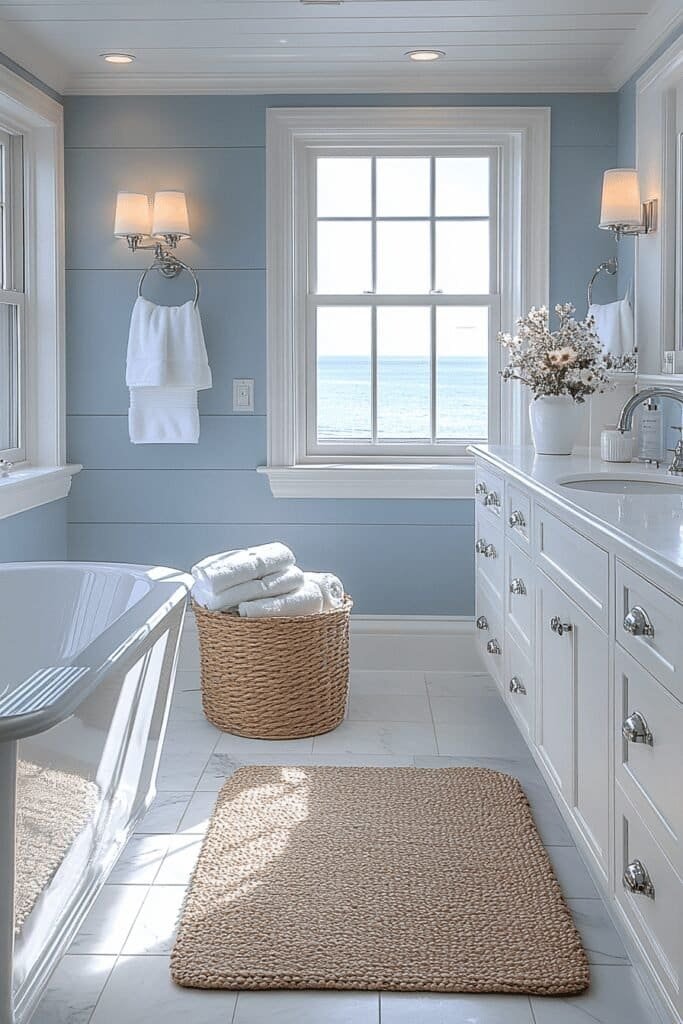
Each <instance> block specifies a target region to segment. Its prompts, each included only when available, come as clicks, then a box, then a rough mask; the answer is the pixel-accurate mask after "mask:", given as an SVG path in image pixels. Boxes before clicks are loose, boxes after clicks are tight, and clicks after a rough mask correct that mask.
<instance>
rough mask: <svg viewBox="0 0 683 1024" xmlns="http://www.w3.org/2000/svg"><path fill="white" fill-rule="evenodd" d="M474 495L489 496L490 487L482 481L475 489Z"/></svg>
mask: <svg viewBox="0 0 683 1024" xmlns="http://www.w3.org/2000/svg"><path fill="white" fill-rule="evenodd" d="M474 493H475V494H488V493H489V489H488V487H487V486H486V484H485V483H484V481H483V480H480V481H479V483H478V484H477V486H476V487H475V488H474Z"/></svg>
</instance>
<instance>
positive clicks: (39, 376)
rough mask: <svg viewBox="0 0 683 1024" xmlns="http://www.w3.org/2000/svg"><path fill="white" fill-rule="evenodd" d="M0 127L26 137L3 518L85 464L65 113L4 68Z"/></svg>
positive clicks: (65, 482)
mask: <svg viewBox="0 0 683 1024" xmlns="http://www.w3.org/2000/svg"><path fill="white" fill-rule="evenodd" d="M0 123H2V125H3V127H5V128H6V129H7V130H9V131H10V132H13V133H15V134H20V135H22V136H23V157H24V225H25V228H24V230H25V236H24V237H25V245H24V274H25V279H24V294H25V297H26V298H25V307H26V308H25V347H24V351H25V371H26V377H25V403H26V408H25V417H24V442H25V446H26V448H25V453H24V454H25V459H24V462H22V463H21V464H19V465H17V467H16V469H15V470H13V471H12V472H11V473H10V475H9V476H7V477H3V478H2V479H0V518H4V517H6V516H9V515H16V514H17V513H18V512H22V511H26V510H27V509H30V508H35V507H36V506H38V505H42V504H45V503H46V502H48V501H55V500H57V499H59V498H64V497H66V495H67V494H68V493H69V490H70V487H71V478H72V476H73V474H74V473H75V472H78V470H79V469H80V466H68V465H67V464H66V408H65V382H64V362H65V355H64V141H63V108H62V106H61V104H59V103H57V102H55V100H53V99H51V98H50V97H49V96H46V95H45V94H44V93H43V92H41V91H40V90H39V89H37V88H36V87H35V86H33V85H31V84H30V83H29V82H26V81H24V80H23V79H22V78H19V77H18V76H17V75H15V74H14V73H13V72H11V71H9V70H8V69H7V68H3V67H0ZM38 238H40V245H38V244H37V241H36V240H37V239H38Z"/></svg>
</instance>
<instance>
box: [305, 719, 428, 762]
mask: <svg viewBox="0 0 683 1024" xmlns="http://www.w3.org/2000/svg"><path fill="white" fill-rule="evenodd" d="M313 752H314V753H321V752H335V753H340V754H342V753H343V754H397V755H402V754H435V753H436V740H435V738H434V729H433V727H432V725H431V723H427V722H349V721H348V720H347V721H345V722H342V724H341V725H340V726H339V728H338V729H335V730H334V732H328V733H325V735H324V736H316V738H315V740H314V741H313Z"/></svg>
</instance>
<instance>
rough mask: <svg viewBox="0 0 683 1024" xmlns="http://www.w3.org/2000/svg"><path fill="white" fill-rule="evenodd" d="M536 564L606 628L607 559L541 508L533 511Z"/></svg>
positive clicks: (597, 548)
mask: <svg viewBox="0 0 683 1024" xmlns="http://www.w3.org/2000/svg"><path fill="white" fill-rule="evenodd" d="M536 523H537V526H536V538H537V539H536V543H537V546H538V564H539V565H540V566H541V567H542V568H543V569H544V570H545V572H547V573H548V575H549V576H550V577H552V578H553V579H555V580H557V582H558V583H559V584H560V586H561V587H562V588H563V590H566V592H567V593H568V594H569V595H570V597H573V598H574V600H575V601H576V603H577V604H578V605H579V606H580V607H581V608H583V609H584V610H585V611H587V612H588V614H589V615H590V616H591V618H593V619H595V621H596V622H597V623H599V624H600V625H601V626H603V627H604V628H606V627H607V614H608V588H609V556H608V554H607V552H606V551H603V549H602V548H599V547H598V546H597V544H593V542H592V541H590V540H587V539H586V538H585V537H582V536H581V534H580V533H577V532H576V530H573V529H572V528H571V526H567V525H566V523H563V522H561V520H559V519H556V518H555V516H553V515H551V514H550V513H549V512H546V510H545V509H544V508H538V507H537V509H536Z"/></svg>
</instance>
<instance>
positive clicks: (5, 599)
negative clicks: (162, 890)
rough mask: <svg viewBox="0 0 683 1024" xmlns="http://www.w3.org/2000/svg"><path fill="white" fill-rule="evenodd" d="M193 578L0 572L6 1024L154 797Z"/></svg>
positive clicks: (61, 568) (28, 1006)
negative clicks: (179, 644)
mask: <svg viewBox="0 0 683 1024" xmlns="http://www.w3.org/2000/svg"><path fill="white" fill-rule="evenodd" d="M191 582H192V581H191V579H190V577H188V576H186V575H184V574H183V573H180V572H178V571H177V570H175V569H162V568H148V567H144V566H135V565H106V564H97V563H95V564H85V563H77V562H44V563H35V562H34V563H31V562H29V563H24V564H21V563H16V564H9V565H8V564H5V565H0V1024H24V1022H26V1021H28V1020H29V1019H30V1017H31V1014H32V1012H33V1011H34V1009H35V1007H36V1005H37V1003H38V1000H39V998H40V996H41V994H42V991H43V990H44V988H45V985H46V983H47V980H48V979H49V977H50V973H51V971H52V970H53V969H54V967H55V966H56V964H57V962H58V960H59V958H60V956H61V955H62V954H63V953H64V951H65V950H66V948H67V946H68V944H69V942H70V941H71V939H72V938H73V936H74V935H75V933H76V931H77V930H78V928H79V926H80V924H81V922H82V921H83V918H84V916H85V914H86V913H87V911H88V909H89V907H90V905H91V904H92V902H93V900H94V898H95V896H96V895H97V893H98V891H99V889H100V887H101V886H102V884H103V883H104V881H105V880H106V878H107V875H108V873H109V871H110V870H111V868H112V866H113V865H114V863H115V861H116V858H117V856H118V855H119V853H120V852H121V849H122V847H123V845H124V844H125V842H126V840H127V839H128V837H129V835H130V833H131V832H132V830H133V827H134V825H135V822H136V821H137V820H138V818H139V817H140V816H141V815H142V814H143V813H144V811H145V810H146V809H147V807H148V806H149V803H150V801H151V800H152V798H153V796H154V793H155V789H154V785H155V778H156V769H157V764H158V760H159V754H160V751H161V744H162V741H163V737H164V731H165V728H166V719H167V716H168V708H169V702H170V695H171V689H172V685H173V677H174V673H175V665H176V657H177V650H178V643H179V639H180V630H181V626H182V622H183V617H184V614H185V604H186V601H185V598H186V595H187V591H188V588H189V586H190V585H191Z"/></svg>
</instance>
